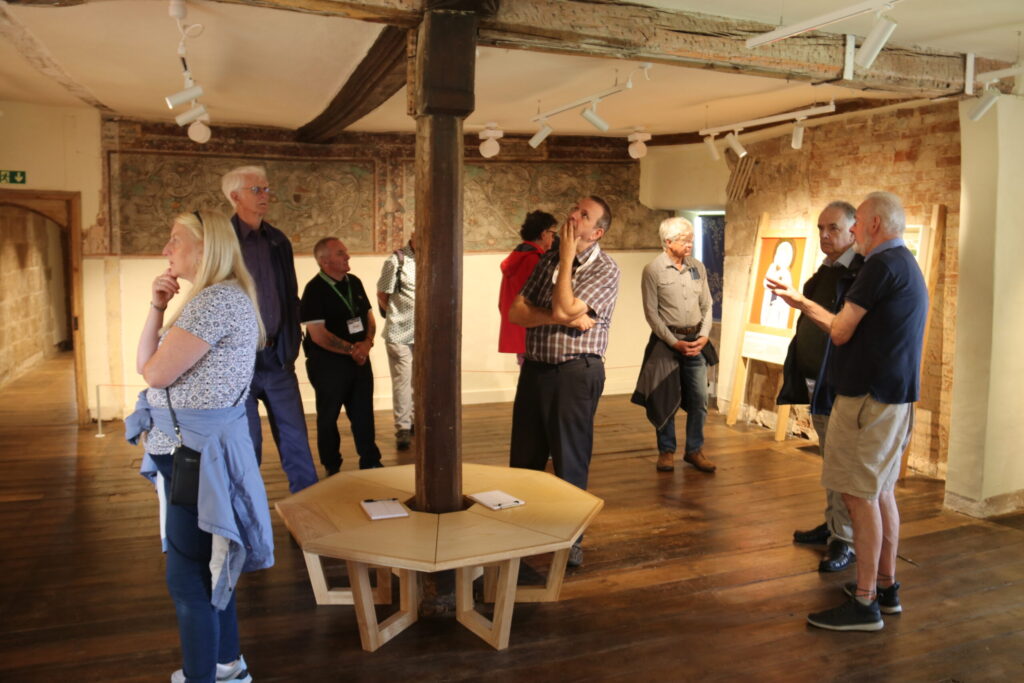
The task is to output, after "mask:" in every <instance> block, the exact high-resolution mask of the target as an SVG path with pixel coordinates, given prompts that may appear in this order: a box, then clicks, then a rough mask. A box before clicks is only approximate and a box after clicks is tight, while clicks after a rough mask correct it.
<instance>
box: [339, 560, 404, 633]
mask: <svg viewBox="0 0 1024 683" xmlns="http://www.w3.org/2000/svg"><path fill="white" fill-rule="evenodd" d="M369 570H370V567H369V565H367V564H365V563H363V562H354V561H352V560H349V561H348V576H349V581H350V582H351V583H352V595H353V598H354V603H355V608H356V621H357V622H358V624H359V639H360V641H362V644H363V649H364V650H366V651H367V652H373V651H374V650H376V649H377V648H379V647H380V646H381V645H383V644H384V643H386V642H388V641H389V640H391V639H392V638H394V637H395V636H397V635H398V634H399V633H401V632H402V631H404V630H405V629H407V628H409V627H410V626H412V625H413V624H414V623H416V619H417V617H418V616H419V588H418V586H417V585H416V573H415V572H413V571H410V570H407V569H401V570H399V572H398V585H399V589H398V594H399V607H398V611H397V612H395V613H394V614H392V615H391V616H390V617H388V618H387V619H385V620H384V621H383V622H382V623H378V622H377V611H376V610H375V609H374V606H373V604H374V591H373V588H372V587H371V586H370V571H369Z"/></svg>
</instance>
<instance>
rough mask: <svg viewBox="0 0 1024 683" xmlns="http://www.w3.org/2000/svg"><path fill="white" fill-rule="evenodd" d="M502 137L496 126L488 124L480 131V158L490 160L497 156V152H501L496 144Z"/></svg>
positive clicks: (499, 146)
mask: <svg viewBox="0 0 1024 683" xmlns="http://www.w3.org/2000/svg"><path fill="white" fill-rule="evenodd" d="M503 135H504V133H503V132H501V131H500V130H498V124H496V123H493V122H492V123H488V124H487V126H486V127H484V129H483V130H482V131H480V139H481V140H483V142H481V143H480V156H482V157H483V158H484V159H490V158H491V157H493V156H497V155H498V152H499V151H501V145H499V144H498V138H500V137H502V136H503Z"/></svg>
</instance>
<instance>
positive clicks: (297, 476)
mask: <svg viewBox="0 0 1024 683" xmlns="http://www.w3.org/2000/svg"><path fill="white" fill-rule="evenodd" d="M221 190H222V191H223V192H224V196H225V197H227V199H228V201H229V202H231V206H232V207H234V209H235V215H233V216H232V217H231V224H232V225H234V226H235V233H236V234H237V235H238V242H239V244H240V246H241V248H242V256H243V258H244V259H245V265H246V267H247V268H248V269H249V272H250V273H251V274H252V278H253V280H255V282H256V293H257V298H258V299H259V305H260V316H261V317H262V318H263V326H264V327H265V328H266V331H267V345H266V347H264V348H263V349H262V350H260V351H259V353H257V354H256V371H255V372H254V373H253V378H252V386H251V387H250V388H249V397H248V399H246V402H245V412H246V414H247V415H248V418H249V435H250V436H251V437H252V445H253V447H254V448H255V449H256V460H257V461H260V460H262V454H263V431H262V428H261V426H260V414H259V407H258V406H257V403H256V402H257V401H263V404H264V405H265V406H266V408H267V418H268V419H269V420H270V431H271V434H273V436H274V441H275V442H276V443H277V450H278V453H279V454H280V456H281V467H282V468H283V469H284V472H285V475H287V477H288V488H289V490H290V491H291V492H292V493H296V492H298V491H301V490H302V489H304V488H306V487H307V486H312V485H313V484H315V483H316V481H317V477H316V469H315V468H314V467H313V454H312V453H311V452H310V450H309V435H308V433H307V431H306V415H305V413H304V411H303V409H302V398H301V396H300V395H299V381H298V379H297V378H296V377H295V359H296V358H297V357H298V355H299V339H300V337H301V332H300V330H299V285H298V281H297V280H296V278H295V260H294V257H293V255H292V244H291V242H289V241H288V238H287V237H286V236H285V234H284V233H283V232H281V231H280V230H278V229H277V228H275V227H274V226H272V225H271V224H270V223H267V222H266V221H265V220H263V217H264V216H265V215H266V214H267V210H268V209H269V208H270V185H269V184H268V183H267V172H266V170H264V169H263V167H261V166H239V167H238V168H234V169H232V170H230V171H228V172H227V173H225V174H224V177H223V178H222V179H221Z"/></svg>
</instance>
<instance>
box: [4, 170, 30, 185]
mask: <svg viewBox="0 0 1024 683" xmlns="http://www.w3.org/2000/svg"><path fill="white" fill-rule="evenodd" d="M26 175H27V174H26V173H25V172H24V171H0V183H7V184H9V185H24V184H25V176H26Z"/></svg>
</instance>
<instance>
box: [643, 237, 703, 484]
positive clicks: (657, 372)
mask: <svg viewBox="0 0 1024 683" xmlns="http://www.w3.org/2000/svg"><path fill="white" fill-rule="evenodd" d="M658 236H659V237H660V238H661V245H662V247H663V249H664V251H662V253H661V254H660V255H659V256H658V257H657V258H655V259H654V260H653V261H651V262H650V263H649V264H647V266H646V267H645V268H644V272H643V275H642V277H641V280H640V293H641V294H642V296H643V302H644V317H646V318H647V324H648V325H650V327H651V338H650V341H649V342H648V343H647V348H646V349H645V350H644V362H643V365H642V367H641V369H640V377H639V379H638V380H637V387H636V391H635V392H634V393H633V398H632V401H633V403H637V404H639V405H642V406H644V407H645V408H646V409H647V419H648V420H650V421H651V424H653V425H654V428H655V430H656V433H657V442H658V462H657V465H656V468H657V470H658V471H659V472H671V471H672V470H673V469H674V460H675V453H676V421H675V418H676V411H677V410H678V409H679V408H680V406H681V407H682V408H683V410H685V411H686V444H685V448H684V452H683V460H685V461H686V462H688V463H690V464H691V465H693V466H694V467H696V468H697V469H698V470H700V471H701V472H709V473H710V472H714V471H715V469H716V467H715V465H714V463H712V462H711V461H710V460H708V458H707V457H706V456H705V455H704V421H705V420H706V419H707V415H708V363H707V359H706V358H705V346H706V345H707V343H708V336H709V335H710V334H711V304H712V301H711V289H710V288H709V287H708V273H707V270H706V269H705V268H704V264H703V263H701V262H700V261H698V260H697V259H695V258H693V256H692V253H693V224H692V223H690V221H688V220H686V219H685V218H679V217H677V218H666V219H665V220H663V221H662V222H661V225H660V227H659V228H658Z"/></svg>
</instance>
